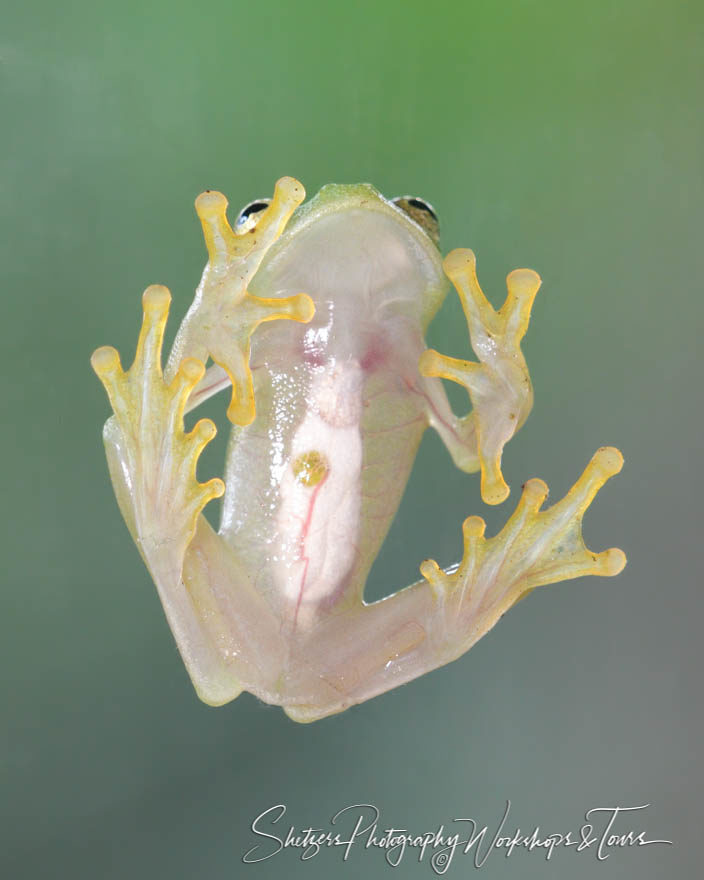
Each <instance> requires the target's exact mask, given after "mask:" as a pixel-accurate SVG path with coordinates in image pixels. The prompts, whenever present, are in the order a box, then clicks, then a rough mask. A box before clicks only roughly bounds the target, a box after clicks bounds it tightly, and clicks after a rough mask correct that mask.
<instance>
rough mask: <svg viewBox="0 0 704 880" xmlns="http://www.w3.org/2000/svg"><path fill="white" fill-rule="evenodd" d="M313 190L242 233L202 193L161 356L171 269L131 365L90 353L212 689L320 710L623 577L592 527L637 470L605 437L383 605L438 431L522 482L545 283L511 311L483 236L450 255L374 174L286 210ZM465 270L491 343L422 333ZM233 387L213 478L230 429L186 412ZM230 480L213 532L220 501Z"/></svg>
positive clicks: (111, 451)
mask: <svg viewBox="0 0 704 880" xmlns="http://www.w3.org/2000/svg"><path fill="white" fill-rule="evenodd" d="M302 198H303V188H302V187H301V185H300V184H298V182H297V181H293V180H292V179H290V178H284V179H282V180H281V181H279V183H278V184H277V187H276V190H275V193H274V198H273V200H272V202H271V204H270V205H269V207H268V208H266V210H263V211H262V212H261V213H260V214H258V215H257V217H256V218H255V222H250V223H249V224H248V227H247V229H246V231H240V230H237V231H233V230H232V229H231V227H230V226H229V223H228V221H227V218H226V214H225V210H226V206H227V202H226V200H225V198H224V197H223V196H221V195H220V194H219V193H214V192H208V193H204V194H203V195H201V196H200V197H199V199H198V200H197V202H196V208H197V211H198V214H199V216H200V219H201V222H202V224H203V229H204V233H205V239H206V244H207V247H208V252H209V261H208V264H207V266H206V269H205V271H204V274H203V279H202V281H201V284H200V286H199V288H198V291H197V293H196V298H195V301H194V303H193V305H192V307H191V309H190V311H189V313H188V315H187V316H186V318H185V319H184V321H183V323H182V325H181V328H180V330H179V333H178V335H177V338H176V341H175V343H174V346H173V349H172V352H171V356H170V358H169V362H168V365H167V367H166V369H165V371H164V374H163V375H162V371H161V344H162V338H163V332H164V326H165V324H166V319H167V315H168V309H169V303H170V296H169V294H168V291H167V290H166V288H163V287H159V286H152V287H151V288H148V289H147V291H145V294H144V298H143V302H144V318H143V324H142V331H141V334H140V340H139V343H138V348H137V355H136V358H135V362H134V364H133V366H132V367H131V369H130V370H129V371H127V372H124V371H123V370H122V368H121V366H120V363H119V357H118V355H117V352H115V350H114V349H111V348H102V349H98V351H97V352H96V353H95V355H94V356H93V365H94V368H95V370H96V372H97V373H98V375H99V377H100V378H101V380H102V381H103V383H104V384H105V386H106V389H107V391H108V394H109V396H110V399H111V403H112V405H113V409H114V412H115V415H114V416H113V418H111V419H109V420H108V422H107V423H106V426H105V431H104V438H105V444H106V450H107V456H108V463H109V466H110V472H111V476H112V480H113V485H114V487H115V491H116V495H117V498H118V502H119V504H120V508H121V510H122V513H123V516H124V517H125V520H126V522H127V525H128V527H129V528H130V531H131V533H132V535H133V537H134V539H135V541H136V543H137V546H138V547H139V549H140V552H141V553H142V556H143V558H144V560H145V562H146V564H147V566H148V568H149V570H150V572H151V574H152V576H153V578H154V580H155V582H156V585H157V589H158V591H159V594H160V598H161V600H162V604H163V606H164V609H165V612H166V615H167V618H168V620H169V624H170V626H171V628H172V631H173V633H174V635H175V638H176V641H177V644H178V646H179V649H180V651H181V654H182V656H183V659H184V661H185V663H186V666H187V668H188V670H189V673H190V675H191V678H192V680H193V683H194V685H195V687H196V690H197V691H198V693H199V695H200V696H201V698H202V699H203V700H205V701H206V702H208V703H211V704H215V705H217V704H221V703H224V702H227V701H229V700H231V699H233V698H234V697H236V696H237V695H238V694H239V693H240V692H241V691H242V690H248V691H251V692H252V693H254V694H256V695H257V696H258V697H260V698H261V699H263V700H265V701H266V702H269V703H275V704H279V705H281V706H283V708H284V709H285V711H286V712H287V713H288V714H289V715H290V716H291V717H292V718H294V719H295V720H299V721H310V720H315V719H316V718H321V717H324V716H326V715H329V714H331V713H334V712H339V711H341V710H343V709H345V708H348V707H349V706H351V705H353V704H355V703H359V702H362V701H363V700H365V699H368V698H370V697H372V696H375V695H377V694H379V693H382V692H383V691H386V690H388V689H390V688H392V687H395V686H396V685H398V684H402V683H404V682H407V681H409V680H411V679H412V678H415V677H417V676H419V675H421V674H423V673H424V672H426V671H429V670H430V669H433V668H436V667H437V666H440V665H442V664H444V663H447V662H449V661H450V660H453V659H455V658H456V657H458V656H460V655H461V654H462V653H464V652H465V651H466V650H468V648H469V647H471V645H473V644H474V643H475V642H476V641H477V640H478V639H479V638H481V636H482V635H484V634H485V633H486V632H487V631H488V630H489V629H490V628H491V627H492V626H493V625H494V623H496V621H497V620H498V619H499V618H500V617H501V615H502V614H503V613H504V612H505V611H506V610H507V609H508V608H510V607H511V605H513V604H514V603H515V602H516V601H518V599H520V598H521V597H522V596H524V595H526V594H527V593H528V592H529V591H531V590H532V589H533V588H534V587H536V586H539V585H542V584H546V583H552V582H554V581H558V580H564V579H567V578H572V577H578V576H580V575H584V574H602V575H611V574H616V573H617V572H618V571H620V570H621V569H622V567H623V565H624V564H625V558H624V556H623V554H622V553H621V551H619V550H609V551H605V552H603V553H599V554H596V553H592V552H591V551H589V550H587V549H586V547H585V546H584V543H583V540H582V537H581V517H582V515H583V513H584V511H585V510H586V508H587V506H588V505H589V503H590V502H591V500H592V498H593V497H594V495H595V494H596V492H597V491H598V489H599V488H600V487H601V485H603V483H604V482H605V481H606V480H607V479H608V478H609V477H610V476H611V475H612V474H614V473H616V472H617V471H618V470H620V467H621V462H622V459H621V456H620V453H619V452H618V451H617V450H615V449H612V448H608V447H605V448H602V449H601V450H599V451H598V452H597V453H596V454H595V456H594V457H593V459H592V461H591V462H590V463H589V465H588V466H587V469H586V470H585V472H584V474H583V475H582V477H581V478H580V479H579V480H578V481H577V483H576V484H575V486H574V487H573V489H572V490H571V491H570V492H569V493H568V495H567V496H566V497H565V498H564V499H562V500H561V501H559V502H558V503H556V504H554V505H553V506H552V507H549V508H547V509H545V510H542V509H541V507H542V504H543V502H544V501H545V498H546V496H547V487H546V486H545V484H544V483H543V482H542V481H540V480H529V481H528V482H527V483H526V484H525V485H524V487H523V494H522V496H521V498H520V500H519V502H518V506H517V508H516V510H515V512H514V513H513V514H512V516H511V517H510V518H509V520H508V522H507V524H506V526H505V527H504V529H503V530H502V531H501V532H500V533H499V534H498V535H496V536H495V537H493V538H489V539H486V538H485V537H484V523H483V521H482V520H481V519H480V518H479V517H476V516H471V517H469V518H468V519H467V520H465V522H464V524H463V536H464V554H463V559H462V562H461V563H460V564H459V565H458V566H454V567H453V568H451V569H449V570H447V571H442V570H441V569H440V568H439V567H438V566H437V565H436V564H435V563H434V562H432V561H430V560H428V561H426V562H424V563H423V565H422V566H421V574H422V579H421V580H419V581H418V582H417V583H416V584H413V585H412V586H410V587H407V588H406V589H404V590H401V591H400V592H398V593H396V594H394V595H392V596H389V597H388V598H386V599H384V600H382V601H380V602H375V603H371V604H366V603H365V602H364V598H363V592H364V584H365V581H366V578H367V575H368V572H369V570H370V568H371V565H372V563H373V561H374V559H375V557H376V555H377V553H378V550H379V548H380V546H381V544H382V542H383V540H384V537H385V535H386V533H387V531H388V528H389V526H390V524H391V521H392V519H393V517H394V515H395V513H396V510H397V508H398V504H399V502H400V499H401V496H402V494H403V490H404V488H405V485H406V482H407V479H408V476H409V473H410V469H411V467H412V463H413V459H414V457H415V453H416V450H417V447H418V444H419V442H420V439H421V437H422V434H423V432H424V430H425V429H426V427H428V426H429V425H432V426H433V427H434V428H436V430H437V431H438V432H439V434H440V436H441V437H442V439H443V440H444V442H445V443H446V445H447V447H448V450H449V451H450V453H451V455H452V458H453V460H454V462H455V464H456V465H457V466H458V467H460V468H461V469H462V470H464V471H467V472H472V471H481V490H482V497H483V499H484V501H486V502H488V503H492V504H494V503H499V502H501V501H503V500H504V499H505V497H506V496H507V495H508V491H509V490H508V487H507V486H506V484H505V482H504V480H503V476H502V474H501V455H502V451H503V447H504V445H505V443H506V442H507V441H508V439H510V437H511V436H512V435H513V434H514V433H515V431H516V430H517V429H518V428H519V427H520V425H521V424H522V423H523V421H524V420H525V418H526V416H527V415H528V412H529V411H530V408H531V405H532V388H531V384H530V377H529V374H528V370H527V367H526V365H525V360H524V358H523V355H522V353H521V350H520V341H521V339H522V337H523V335H524V334H525V331H526V329H527V326H528V320H529V316H530V309H531V305H532V302H533V299H534V297H535V294H536V293H537V290H538V287H539V284H540V280H539V278H538V276H537V275H536V274H535V273H534V272H531V271H530V270H516V271H514V272H512V273H511V274H510V275H509V276H508V279H507V287H508V296H507V298H506V301H505V303H504V305H503V306H502V308H501V309H499V310H498V311H496V310H494V309H493V308H492V306H491V305H490V304H489V302H488V301H487V300H486V298H485V297H484V295H483V293H482V291H481V289H480V287H479V284H478V281H477V278H476V271H475V261H474V255H473V254H472V252H471V251H467V250H457V251H453V252H452V253H451V254H450V255H448V257H447V258H446V259H445V261H444V263H442V262H441V259H440V256H439V253H438V251H437V248H436V246H435V244H434V243H433V241H431V239H430V237H429V236H428V235H426V233H425V232H424V230H423V229H422V228H421V227H420V226H419V225H418V223H417V222H415V220H414V219H412V218H411V217H410V216H409V215H408V213H405V212H404V211H403V210H402V209H401V208H400V207H398V206H397V205H394V204H392V203H390V202H388V201H387V200H386V199H384V198H383V197H381V196H380V195H379V194H378V193H377V192H376V190H374V189H373V188H372V187H369V186H366V185H364V186H348V187H342V186H329V187H325V188H324V189H323V190H322V191H321V193H319V194H318V196H317V197H316V198H315V199H313V200H311V201H310V202H309V203H307V205H306V206H304V207H303V208H299V209H298V210H297V211H296V213H295V214H294V216H293V219H292V220H291V222H290V223H288V226H286V224H287V221H288V220H289V218H291V215H292V214H293V212H294V210H295V209H296V207H297V206H298V204H299V203H300V202H301V201H302ZM285 227H286V228H285ZM443 269H444V272H443ZM446 276H447V277H449V278H450V280H451V281H452V282H453V283H454V285H455V287H456V289H457V292H458V294H459V296H460V299H461V302H462V306H463V309H464V312H465V316H466V318H467V323H468V329H469V333H470V338H471V342H472V347H473V349H474V352H475V354H476V356H477V358H478V360H477V361H476V362H470V361H463V360H457V359H455V358H449V357H446V356H444V355H440V354H438V353H437V352H434V351H432V350H428V349H427V348H426V346H425V342H424V334H425V331H426V328H427V325H428V323H429V321H430V320H431V319H432V317H433V315H434V314H435V312H436V311H437V308H438V307H439V306H440V304H441V302H442V299H443V297H444V295H445V293H446V290H447V287H448V283H447V279H446ZM257 328H258V329H257ZM255 330H256V332H254V331H255ZM209 362H210V363H212V366H210V367H209V369H208V370H207V371H206V369H205V365H206V364H207V363H209ZM441 377H442V378H445V379H450V380H452V381H455V382H459V383H460V384H462V385H463V386H464V387H465V388H466V389H467V392H468V394H469V397H470V399H471V402H472V411H471V412H470V413H469V415H467V416H465V417H462V418H458V417H456V416H454V415H453V413H452V411H451V409H450V406H449V404H448V401H447V398H446V395H445V391H444V388H443V386H442V383H441ZM229 386H232V390H231V391H230V392H229V394H230V405H229V408H228V416H229V417H230V420H231V421H232V422H233V423H234V428H233V430H232V434H231V439H230V444H229V449H228V454H227V465H226V469H225V474H224V476H225V483H224V485H223V483H222V481H220V480H218V479H214V480H210V481H208V482H207V483H205V484H201V483H199V482H198V481H197V480H196V477H195V468H196V463H197V459H198V455H199V454H200V452H201V451H202V449H203V447H204V446H205V445H206V444H207V442H209V440H210V439H211V438H212V436H214V433H215V428H214V425H213V424H212V422H210V421H209V420H204V419H202V420H201V421H200V422H198V423H197V424H196V426H195V428H194V429H193V430H192V431H191V432H189V433H185V432H184V428H183V415H184V412H185V411H187V410H189V409H193V408H195V407H197V406H198V405H199V404H200V403H202V402H203V401H204V400H205V399H206V398H207V397H209V396H210V395H212V394H214V393H216V392H218V391H221V390H222V389H226V388H228V387H229ZM223 493H224V499H223V508H222V519H221V526H220V530H219V532H218V533H216V532H215V531H214V530H213V529H212V528H211V527H210V525H209V524H208V522H207V520H206V519H205V517H204V516H203V515H202V513H201V511H202V509H203V507H204V505H205V504H206V503H207V502H208V501H209V500H210V499H211V498H214V497H217V496H219V495H222V494H223Z"/></svg>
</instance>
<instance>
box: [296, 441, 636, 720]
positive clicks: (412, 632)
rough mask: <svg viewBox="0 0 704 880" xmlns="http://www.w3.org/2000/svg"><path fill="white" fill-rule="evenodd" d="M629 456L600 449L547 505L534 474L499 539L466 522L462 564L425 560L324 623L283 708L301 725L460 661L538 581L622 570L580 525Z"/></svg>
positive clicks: (299, 659) (304, 649)
mask: <svg viewBox="0 0 704 880" xmlns="http://www.w3.org/2000/svg"><path fill="white" fill-rule="evenodd" d="M622 461H623V459H622V457H621V453H620V452H619V451H618V450H617V449H614V448H612V447H604V448H602V449H600V450H598V451H597V452H596V454H595V455H594V456H593V458H592V460H591V461H590V462H589V464H588V465H587V467H586V469H585V471H584V473H583V474H582V476H581V477H580V478H579V480H577V482H576V483H575V485H574V486H573V487H572V489H571V490H570V491H569V492H568V493H567V495H566V496H565V497H564V498H563V499H562V500H560V501H558V502H557V503H556V504H554V505H552V506H551V507H549V508H547V509H546V510H542V509H541V508H542V505H543V503H544V502H545V499H546V498H547V494H548V488H547V486H546V485H545V483H544V482H543V481H542V480H538V479H532V480H529V481H528V482H527V483H526V484H525V486H524V487H523V494H522V496H521V499H520V501H519V503H518V505H517V507H516V510H515V511H514V513H513V515H512V516H511V517H510V518H509V520H508V522H507V523H506V525H505V526H504V528H503V529H502V530H501V532H499V534H498V535H495V536H494V537H492V538H486V537H485V536H484V529H485V524H484V521H483V520H482V519H481V517H478V516H471V517H468V518H467V519H466V520H465V522H464V524H463V529H462V531H463V539H464V552H463V558H462V561H461V563H460V564H459V565H458V566H453V567H451V568H448V569H447V570H446V571H443V570H442V569H441V568H440V567H439V566H438V565H437V563H436V562H434V561H432V560H427V561H426V562H424V563H423V564H422V565H421V574H422V575H423V580H421V581H419V582H417V583H416V584H414V585H413V586H410V587H408V588H406V589H405V590H402V591H401V592H399V593H396V594H395V595H393V596H390V597H389V598H387V599H383V600H381V601H380V602H375V603H373V604H371V605H365V604H363V603H360V604H358V605H357V606H355V607H351V608H347V609H346V610H344V611H342V612H341V613H338V614H335V615H333V616H331V617H329V618H327V619H326V620H324V621H322V622H321V623H320V624H319V625H318V626H317V627H316V628H315V630H314V631H313V633H311V636H310V637H309V638H308V639H307V640H302V641H301V642H300V643H299V644H298V645H297V646H296V653H295V661H296V662H295V663H294V664H292V666H291V670H292V671H291V674H290V676H289V679H288V683H287V684H288V690H287V693H286V695H285V697H284V699H283V700H282V704H283V706H284V708H285V710H286V712H287V713H288V714H289V715H290V716H291V717H292V718H294V719H295V720H297V721H313V720H316V719H317V718H321V717H324V716H325V715H329V714H332V713H334V712H340V711H342V710H344V709H346V708H348V707H349V706H351V705H354V704H356V703H360V702H363V701H364V700H367V699H369V698H370V697H373V696H376V695H377V694H380V693H383V692H384V691H387V690H390V689H391V688H394V687H396V686H398V685H400V684H404V683H405V682H408V681H410V680H412V679H414V678H417V677H418V676H420V675H423V674H424V673H425V672H428V671H430V670H432V669H435V668H437V667H439V666H442V665H444V664H445V663H449V662H450V661H452V660H455V659H456V658H457V657H459V656H461V655H462V654H463V653H465V652H466V651H467V650H469V648H471V647H472V645H474V644H475V643H476V642H477V641H478V640H479V639H480V638H481V637H482V636H483V635H485V634H486V633H487V632H488V631H489V630H490V629H491V628H492V627H493V626H494V625H495V624H496V623H497V622H498V620H499V618H500V617H501V616H502V615H503V614H504V613H505V612H506V611H508V609H509V608H511V606H512V605H514V604H515V603H516V602H518V601H519V600H520V599H522V598H523V597H524V596H525V595H527V593H529V592H530V591H531V590H533V589H534V588H535V587H538V586H543V585H545V584H551V583H556V582H558V581H563V580H568V579H570V578H576V577H582V576H583V575H601V576H608V577H610V576H613V575H616V574H618V573H619V572H620V571H621V570H622V569H623V567H624V565H625V564H626V557H625V555H624V553H623V552H622V551H621V550H618V549H615V548H613V549H611V550H606V551H604V552H602V553H594V552H592V551H591V550H589V549H587V547H586V546H585V545H584V541H583V538H582V528H581V523H582V517H583V515H584V512H585V511H586V510H587V508H588V507H589V505H590V504H591V502H592V500H593V499H594V497H595V495H596V494H597V492H598V491H599V489H600V488H601V487H602V486H603V485H604V483H605V482H606V481H607V480H608V479H609V478H610V477H611V476H613V475H614V474H616V473H618V472H619V470H620V469H621V466H622Z"/></svg>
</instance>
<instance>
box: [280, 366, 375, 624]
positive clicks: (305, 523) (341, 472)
mask: <svg viewBox="0 0 704 880" xmlns="http://www.w3.org/2000/svg"><path fill="white" fill-rule="evenodd" d="M363 377H364V373H363V370H362V368H361V367H360V365H359V362H358V361H356V360H347V361H342V362H340V363H332V364H329V365H328V366H327V367H326V368H325V369H324V370H323V371H321V372H320V373H317V374H315V376H314V379H313V384H312V387H311V391H310V400H311V406H310V409H309V410H308V412H307V413H306V415H305V417H304V418H303V420H302V422H301V424H300V425H299V427H298V429H297V430H296V432H295V434H294V436H293V440H292V443H291V451H290V459H289V464H288V467H287V468H286V471H285V473H284V475H283V478H282V480H281V486H280V505H279V510H278V515H277V532H278V538H279V542H280V543H279V546H280V553H279V554H277V559H276V564H275V580H276V583H277V586H278V588H279V590H280V593H281V594H282V595H283V596H284V597H285V599H286V601H287V604H289V605H290V606H293V613H292V615H291V617H292V621H293V626H294V627H306V626H308V625H309V624H310V623H311V622H312V620H313V619H314V617H315V611H316V609H317V608H318V607H319V605H320V604H321V603H322V602H324V601H325V599H326V598H328V597H329V596H331V595H332V594H334V593H335V591H336V589H337V587H338V585H339V584H340V583H341V582H342V581H343V579H344V578H345V576H346V575H347V574H348V572H349V570H350V568H351V567H352V564H353V562H354V559H355V553H356V543H357V534H358V530H359V517H360V507H361V471H362V437H361V433H360V419H361V414H362V384H363Z"/></svg>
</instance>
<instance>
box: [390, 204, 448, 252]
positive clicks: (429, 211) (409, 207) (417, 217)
mask: <svg viewBox="0 0 704 880" xmlns="http://www.w3.org/2000/svg"><path fill="white" fill-rule="evenodd" d="M391 201H392V202H393V204H394V205H396V207H398V208H400V209H401V210H402V211H405V213H406V214H408V216H409V217H410V218H411V220H414V221H415V222H416V223H417V224H418V225H419V226H420V227H421V228H422V229H424V230H425V231H426V233H427V234H428V235H429V236H430V238H432V240H433V241H434V242H435V244H439V242H440V222H439V220H438V215H437V214H436V213H435V209H434V208H433V206H432V205H431V204H430V203H429V202H426V201H425V199H419V198H417V197H416V196H397V197H396V198H395V199H392V200H391Z"/></svg>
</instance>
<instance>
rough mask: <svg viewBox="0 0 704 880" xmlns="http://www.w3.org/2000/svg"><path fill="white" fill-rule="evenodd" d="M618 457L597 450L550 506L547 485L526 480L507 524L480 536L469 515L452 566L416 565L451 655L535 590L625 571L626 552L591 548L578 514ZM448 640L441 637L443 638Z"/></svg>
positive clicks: (478, 523) (479, 525) (477, 521)
mask: <svg viewBox="0 0 704 880" xmlns="http://www.w3.org/2000/svg"><path fill="white" fill-rule="evenodd" d="M622 465H623V456H622V455H621V453H620V452H619V451H618V449H615V448H614V447H611V446H604V447H602V448H601V449H599V450H598V451H597V452H596V453H595V454H594V456H593V457H592V459H591V461H590V462H589V464H588V465H587V467H586V469H585V470H584V473H583V474H582V476H581V477H580V478H579V479H578V480H577V482H576V483H575V484H574V486H573V487H572V488H571V489H570V491H569V492H568V493H567V495H565V497H564V498H563V499H562V500H561V501H558V502H557V503H556V504H553V505H552V507H549V508H547V510H541V509H540V508H541V506H542V504H543V502H544V501H545V499H546V498H547V495H548V487H547V485H546V484H545V483H544V482H543V481H542V480H538V479H532V480H528V482H527V483H526V484H525V485H524V487H523V494H522V496H521V499H520V501H519V502H518V506H517V507H516V510H515V511H514V513H513V515H512V516H511V517H510V519H509V520H508V522H507V523H506V525H505V526H504V528H503V529H502V530H501V531H500V532H499V534H498V535H495V536H494V537H493V538H485V537H484V528H485V523H484V520H483V519H482V518H481V517H479V516H470V517H468V519H466V520H465V521H464V523H463V525H462V532H463V538H464V552H463V557H462V562H461V563H460V564H459V566H458V567H457V568H456V569H450V570H448V571H447V572H446V571H443V570H442V569H441V568H440V567H439V566H438V564H437V563H436V562H435V561H434V560H426V561H425V562H424V563H423V564H422V565H421V574H422V575H423V577H424V578H425V579H426V580H427V581H428V583H429V584H430V586H431V587H432V589H433V592H434V594H435V596H436V600H437V602H438V603H439V605H440V610H441V616H442V618H443V621H444V623H445V626H446V627H447V629H446V632H450V633H453V634H454V635H453V638H452V639H451V640H450V641H451V642H452V646H451V650H452V651H453V653H455V655H459V654H461V653H463V652H464V651H465V650H467V648H468V647H469V645H468V644H466V642H467V639H471V643H472V644H473V643H474V642H475V641H476V640H477V638H480V637H481V636H482V635H483V634H484V633H485V632H486V631H487V630H489V629H490V628H491V627H492V626H493V625H494V624H495V623H496V621H497V620H498V619H499V617H501V615H502V614H504V613H505V612H506V611H507V610H508V609H509V608H510V607H511V606H512V605H514V604H515V603H516V602H517V601H519V599H522V598H523V597H524V596H525V595H526V594H527V593H529V592H530V591H531V590H533V589H534V588H535V587H538V586H541V585H543V584H551V583H555V582H556V581H563V580H568V579H570V578H576V577H582V576H583V575H602V576H607V577H611V576H613V575H616V574H618V573H619V572H620V571H622V570H623V567H624V566H625V564H626V556H625V554H624V553H623V551H622V550H618V549H616V548H612V549H611V550H605V551H604V552H602V553H594V552H592V551H591V550H589V549H588V548H587V547H586V546H585V544H584V539H583V538H582V517H583V516H584V513H585V511H586V509H587V508H588V507H589V505H590V504H591V502H592V501H593V499H594V497H595V495H596V494H597V492H598V491H599V489H600V488H601V487H602V486H603V485H604V483H605V482H606V481H607V480H608V479H609V478H610V477H612V476H613V475H614V474H617V473H618V472H619V471H620V470H621V467H622ZM445 637H446V636H445Z"/></svg>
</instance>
